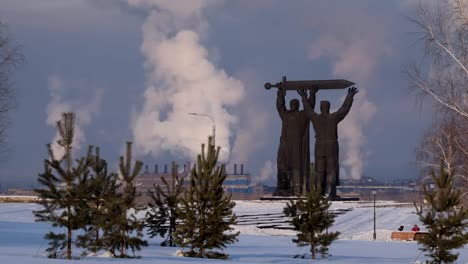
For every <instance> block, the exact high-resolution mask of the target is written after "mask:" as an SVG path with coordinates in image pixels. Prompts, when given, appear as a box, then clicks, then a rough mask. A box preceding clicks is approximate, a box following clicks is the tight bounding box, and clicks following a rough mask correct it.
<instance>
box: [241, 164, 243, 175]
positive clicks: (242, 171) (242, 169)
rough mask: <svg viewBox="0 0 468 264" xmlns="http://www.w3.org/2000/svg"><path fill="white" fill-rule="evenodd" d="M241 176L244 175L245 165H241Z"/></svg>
mask: <svg viewBox="0 0 468 264" xmlns="http://www.w3.org/2000/svg"><path fill="white" fill-rule="evenodd" d="M241 174H242V175H244V164H241Z"/></svg>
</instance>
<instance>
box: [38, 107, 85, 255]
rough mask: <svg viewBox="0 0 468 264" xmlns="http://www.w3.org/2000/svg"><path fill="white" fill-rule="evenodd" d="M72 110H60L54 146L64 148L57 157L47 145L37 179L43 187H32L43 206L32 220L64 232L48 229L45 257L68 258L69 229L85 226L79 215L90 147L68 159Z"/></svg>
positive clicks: (71, 242) (81, 215)
mask: <svg viewBox="0 0 468 264" xmlns="http://www.w3.org/2000/svg"><path fill="white" fill-rule="evenodd" d="M74 122H75V115H74V113H63V114H62V119H61V120H60V121H58V122H57V129H58V132H59V135H60V139H59V140H58V141H57V143H58V145H59V146H60V147H62V148H63V149H64V153H65V154H64V156H63V157H60V158H57V157H56V153H54V151H53V150H52V147H51V145H50V144H48V145H47V149H48V152H49V158H48V159H46V160H45V161H44V173H41V174H39V178H38V181H39V183H40V184H41V185H42V186H43V187H42V188H40V189H36V190H35V191H36V193H37V194H38V196H39V198H40V200H39V204H41V205H42V206H43V209H41V210H37V211H34V215H35V216H36V221H39V222H50V223H51V224H52V226H53V227H64V228H66V233H58V234H57V233H55V232H52V231H51V232H49V233H48V234H46V235H45V238H46V239H48V240H50V242H49V248H47V249H46V251H47V253H48V257H49V258H67V259H71V258H72V244H73V230H77V229H80V228H83V227H84V226H85V225H86V222H85V219H84V218H83V210H82V208H83V203H84V201H85V200H86V199H87V193H86V190H85V188H84V187H85V186H86V182H87V180H88V173H89V170H88V166H89V164H90V162H91V151H92V146H90V147H89V148H88V153H87V155H86V156H85V157H82V158H80V159H78V160H77V161H76V163H74V162H73V160H72V145H73V136H74Z"/></svg>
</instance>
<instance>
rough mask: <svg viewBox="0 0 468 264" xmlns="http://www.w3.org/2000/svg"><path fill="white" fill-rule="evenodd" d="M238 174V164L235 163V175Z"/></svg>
mask: <svg viewBox="0 0 468 264" xmlns="http://www.w3.org/2000/svg"><path fill="white" fill-rule="evenodd" d="M236 174H237V164H236V163H234V175H236Z"/></svg>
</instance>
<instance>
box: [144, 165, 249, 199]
mask: <svg viewBox="0 0 468 264" xmlns="http://www.w3.org/2000/svg"><path fill="white" fill-rule="evenodd" d="M171 166H172V165H168V164H164V166H163V169H162V170H160V168H159V166H158V165H157V164H156V165H154V169H153V170H150V168H149V167H148V165H146V166H145V169H144V171H143V173H142V174H140V175H139V176H138V177H137V193H138V194H139V195H140V199H141V200H144V201H148V199H149V195H148V191H149V190H152V187H153V185H161V186H162V185H164V183H163V182H162V180H161V178H162V177H164V178H165V180H166V181H167V182H168V183H169V184H171V181H172V176H171V171H172V169H171ZM229 167H230V166H229ZM191 168H192V165H191V163H190V162H187V163H185V164H184V165H183V167H181V166H180V165H178V168H177V171H178V176H179V179H184V185H188V183H189V179H190V170H191ZM231 168H232V169H233V170H229V168H227V169H226V171H227V175H226V179H225V181H224V184H223V187H224V189H225V191H226V192H227V193H230V194H231V195H232V197H233V199H252V195H254V194H255V193H256V192H254V186H253V185H252V179H251V176H250V174H249V173H246V172H245V171H244V164H240V166H239V168H240V169H239V170H238V164H233V166H232V167H231Z"/></svg>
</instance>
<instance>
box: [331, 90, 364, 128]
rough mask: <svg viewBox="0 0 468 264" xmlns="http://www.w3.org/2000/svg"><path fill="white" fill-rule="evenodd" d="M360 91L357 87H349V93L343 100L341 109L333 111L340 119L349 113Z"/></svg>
mask: <svg viewBox="0 0 468 264" xmlns="http://www.w3.org/2000/svg"><path fill="white" fill-rule="evenodd" d="M358 92H359V91H358V89H357V88H356V87H351V88H349V89H348V95H347V96H346V98H345V100H344V102H343V105H342V106H341V107H340V109H338V111H336V112H335V113H333V114H334V115H335V116H336V117H337V118H338V121H341V120H343V119H344V118H345V117H346V115H347V114H348V113H349V110H350V109H351V106H352V105H353V99H354V96H355V95H356V94H357V93H358Z"/></svg>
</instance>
